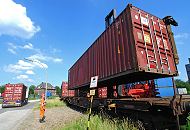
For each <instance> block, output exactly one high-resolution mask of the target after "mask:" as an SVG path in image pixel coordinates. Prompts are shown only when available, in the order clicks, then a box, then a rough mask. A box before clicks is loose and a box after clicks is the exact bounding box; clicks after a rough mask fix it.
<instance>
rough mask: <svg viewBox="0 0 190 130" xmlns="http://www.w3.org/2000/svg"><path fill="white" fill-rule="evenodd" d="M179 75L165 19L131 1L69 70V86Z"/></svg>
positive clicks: (70, 87) (75, 86)
mask: <svg viewBox="0 0 190 130" xmlns="http://www.w3.org/2000/svg"><path fill="white" fill-rule="evenodd" d="M95 75H98V76H99V83H105V84H106V83H107V84H109V83H110V84H111V83H112V82H115V83H122V82H125V83H126V82H134V81H139V80H148V79H155V78H160V77H170V76H175V75H177V68H176V64H175V62H174V57H173V50H172V48H171V42H170V39H169V36H168V30H167V28H166V25H165V23H164V22H163V20H162V19H160V18H158V17H156V16H154V15H151V14H149V13H147V12H145V11H143V10H141V9H139V8H136V7H134V6H132V5H128V6H127V8H126V9H124V11H123V12H121V14H120V15H119V16H118V17H117V18H116V19H115V21H114V22H113V23H112V24H111V25H110V26H109V27H108V28H107V29H106V30H105V31H104V32H103V33H102V34H101V35H100V36H99V37H98V38H97V40H96V41H95V42H94V43H93V44H92V45H91V46H90V47H89V48H88V50H87V51H86V52H85V53H84V54H83V55H82V56H81V57H80V58H79V60H78V61H77V62H76V63H75V64H74V65H73V66H72V67H71V68H70V70H69V81H68V83H69V89H74V88H77V87H83V86H88V85H89V83H90V78H91V77H92V76H95Z"/></svg>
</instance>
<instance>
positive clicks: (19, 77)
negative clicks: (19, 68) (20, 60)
mask: <svg viewBox="0 0 190 130" xmlns="http://www.w3.org/2000/svg"><path fill="white" fill-rule="evenodd" d="M16 78H17V79H28V75H18V76H17V77H16Z"/></svg>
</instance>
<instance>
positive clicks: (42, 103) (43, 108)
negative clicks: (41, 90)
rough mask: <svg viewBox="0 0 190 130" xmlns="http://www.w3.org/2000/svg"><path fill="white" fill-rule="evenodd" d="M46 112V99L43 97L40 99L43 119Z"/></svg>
mask: <svg viewBox="0 0 190 130" xmlns="http://www.w3.org/2000/svg"><path fill="white" fill-rule="evenodd" d="M44 114H45V100H44V98H42V99H41V101H40V118H41V119H42V118H43V117H44Z"/></svg>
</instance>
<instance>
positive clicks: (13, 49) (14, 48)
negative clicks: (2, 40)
mask: <svg viewBox="0 0 190 130" xmlns="http://www.w3.org/2000/svg"><path fill="white" fill-rule="evenodd" d="M19 49H24V50H27V49H29V50H33V51H35V52H38V53H39V52H40V50H39V49H36V48H34V47H33V45H32V43H28V44H25V45H23V46H18V45H15V44H13V43H8V51H9V52H11V53H12V54H16V51H18V50H19Z"/></svg>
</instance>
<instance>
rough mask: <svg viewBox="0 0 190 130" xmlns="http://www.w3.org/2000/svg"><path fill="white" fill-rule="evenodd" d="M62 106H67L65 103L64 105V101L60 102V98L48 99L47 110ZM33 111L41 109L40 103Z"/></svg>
mask: <svg viewBox="0 0 190 130" xmlns="http://www.w3.org/2000/svg"><path fill="white" fill-rule="evenodd" d="M62 106H65V103H63V101H60V100H59V98H58V97H57V98H53V99H47V102H46V108H54V107H62ZM33 109H34V110H37V109H40V103H37V104H36V105H35V106H34V108H33Z"/></svg>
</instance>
